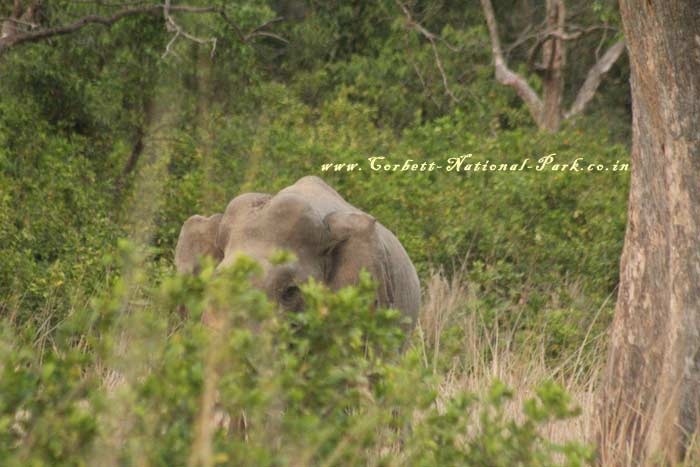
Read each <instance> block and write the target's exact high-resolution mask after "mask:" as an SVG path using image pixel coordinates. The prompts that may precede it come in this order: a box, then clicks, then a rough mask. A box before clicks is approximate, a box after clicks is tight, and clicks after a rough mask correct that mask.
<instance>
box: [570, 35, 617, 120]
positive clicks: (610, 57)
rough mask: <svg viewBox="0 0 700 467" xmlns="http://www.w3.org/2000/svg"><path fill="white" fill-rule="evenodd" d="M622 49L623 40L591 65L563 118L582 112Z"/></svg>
mask: <svg viewBox="0 0 700 467" xmlns="http://www.w3.org/2000/svg"><path fill="white" fill-rule="evenodd" d="M624 50H625V41H624V40H621V41H619V42H617V43H615V44H614V45H612V46H611V47H610V48H609V49H608V50H607V52H605V54H603V56H602V57H601V58H600V60H598V62H597V63H596V64H595V65H593V67H592V68H591V69H590V70H588V76H586V81H584V83H583V85H581V88H580V89H579V91H578V94H577V95H576V100H575V101H574V103H573V105H572V106H571V109H570V110H569V111H568V112H566V113H565V114H564V118H565V119H568V118H571V117H575V116H576V115H578V114H580V113H581V112H583V110H584V109H585V108H586V106H587V105H588V103H589V102H590V101H591V99H593V96H594V95H595V92H596V90H597V89H598V86H599V85H600V82H601V81H602V80H603V77H604V76H605V74H606V73H607V72H608V71H610V68H612V66H613V65H614V64H615V62H616V61H617V59H618V58H619V57H620V55H622V52H623V51H624Z"/></svg>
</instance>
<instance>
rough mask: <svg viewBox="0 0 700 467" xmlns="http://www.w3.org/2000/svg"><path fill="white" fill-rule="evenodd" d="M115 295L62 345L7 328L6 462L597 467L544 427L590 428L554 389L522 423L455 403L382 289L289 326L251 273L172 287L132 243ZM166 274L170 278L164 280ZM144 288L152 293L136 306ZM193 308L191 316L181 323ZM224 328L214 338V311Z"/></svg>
mask: <svg viewBox="0 0 700 467" xmlns="http://www.w3.org/2000/svg"><path fill="white" fill-rule="evenodd" d="M119 257H120V258H121V259H120V260H119V263H120V264H121V267H120V268H119V271H118V272H116V271H115V273H114V275H113V276H112V278H111V279H110V280H109V283H110V285H109V287H108V291H106V292H104V293H102V294H100V295H99V296H97V297H95V298H94V299H93V300H92V301H91V303H90V305H89V306H87V307H85V308H76V309H75V310H74V311H73V312H72V313H71V314H70V315H69V316H68V317H67V318H66V319H65V320H64V321H62V322H61V323H60V324H59V329H58V332H57V333H56V337H54V338H53V339H52V340H51V344H50V345H48V346H46V347H43V348H42V347H40V346H37V343H36V342H35V340H34V332H36V331H35V330H33V329H30V328H26V332H25V333H24V334H23V335H12V330H11V329H10V328H8V327H7V324H4V326H3V347H2V349H1V351H2V353H1V354H0V357H1V358H2V360H1V362H2V366H0V371H1V372H2V378H0V426H1V427H2V430H0V431H1V432H2V433H3V435H2V438H0V453H1V454H2V457H3V459H4V460H5V461H4V462H5V463H6V464H7V465H42V464H46V465H72V464H82V463H84V462H88V461H89V462H91V463H95V462H118V463H122V464H124V463H125V464H131V463H133V462H136V461H138V462H146V463H148V464H155V465H184V464H186V463H187V462H188V460H189V462H191V463H203V464H208V465H211V464H216V465H309V464H324V465H347V464H367V463H369V464H374V465H388V464H391V463H393V462H397V461H398V462H401V463H407V464H409V465H503V466H506V465H514V463H519V464H520V465H555V464H558V463H561V464H562V465H581V464H582V463H585V462H588V461H590V460H591V451H590V450H589V449H588V448H586V447H585V446H583V445H581V444H575V443H565V444H556V443H552V442H550V441H548V440H547V439H546V438H543V436H542V435H541V434H540V432H539V430H540V428H541V427H542V426H544V425H547V424H549V423H551V422H553V421H556V420H562V419H565V418H568V417H572V416H574V415H576V414H577V411H576V409H575V408H574V407H573V406H572V403H571V401H570V400H569V398H568V396H566V395H565V394H564V393H563V392H562V390H561V388H560V387H558V386H557V385H554V384H552V383H545V384H543V385H542V386H541V387H540V389H538V392H537V394H536V396H535V397H534V398H533V399H531V400H528V401H527V402H526V403H525V405H524V406H523V408H522V416H521V417H519V418H518V419H517V420H515V419H511V418H510V416H509V415H508V414H506V413H505V412H504V407H503V404H504V401H506V400H508V399H509V398H510V397H511V393H510V391H509V390H508V389H507V388H506V387H505V386H504V385H503V384H502V383H499V382H494V384H493V386H492V387H491V389H490V390H489V391H488V392H486V393H485V394H483V395H476V394H470V393H462V392H459V393H456V394H454V395H453V396H451V397H450V398H449V399H441V400H438V394H439V393H438V391H437V386H436V384H437V383H438V379H436V378H435V377H433V376H431V374H430V372H429V370H428V369H427V368H425V367H424V366H423V365H422V364H421V359H420V357H419V355H418V353H417V348H416V351H413V350H411V351H408V352H406V353H405V354H404V355H403V356H399V355H398V354H397V349H398V348H399V347H400V346H401V342H402V340H403V336H402V335H401V332H400V331H399V328H398V323H399V316H398V313H397V312H396V311H393V310H373V305H372V303H373V301H374V300H373V295H374V286H373V284H372V282H371V281H370V280H369V278H368V277H367V276H363V279H362V281H361V283H360V285H359V287H357V288H348V289H343V290H341V291H340V292H339V293H337V294H331V293H330V292H329V291H328V290H327V289H325V288H324V287H323V286H321V285H319V284H313V283H311V284H308V285H307V286H305V288H304V296H305V299H306V301H307V309H306V311H304V312H303V313H299V314H294V315H284V314H280V312H279V311H278V310H277V309H276V308H275V307H272V306H271V305H270V304H268V302H267V301H266V299H265V297H264V295H263V294H262V292H260V291H257V290H255V289H252V288H251V287H250V284H249V282H248V278H249V277H250V276H251V274H255V273H256V270H257V266H256V265H255V264H254V263H252V262H249V261H247V260H245V258H242V259H241V260H239V261H238V263H236V264H235V265H234V266H233V267H232V268H231V269H229V270H227V271H225V272H224V273H223V274H220V275H216V276H214V275H213V274H212V272H213V267H212V266H210V267H208V268H205V270H204V271H203V273H202V274H201V275H200V276H198V277H191V276H175V277H170V278H167V279H165V280H164V281H163V282H162V284H161V285H159V286H157V285H155V284H153V283H152V281H151V280H149V279H148V276H153V275H154V272H153V271H149V272H148V273H146V271H144V270H142V269H141V267H140V266H139V264H140V260H139V258H140V257H139V255H138V253H137V252H136V250H134V248H133V247H132V246H130V245H129V244H126V243H124V244H122V246H121V248H120V256H119ZM155 275H157V274H155ZM134 290H139V292H138V293H134V292H133V291H134ZM179 305H186V306H187V309H188V310H189V311H190V315H189V316H188V317H186V318H184V319H182V320H173V316H177V313H176V310H177V309H178V306H179ZM204 311H206V312H209V313H216V315H217V316H218V317H219V318H220V319H219V323H220V325H219V327H218V328H217V329H210V328H206V327H204V326H203V325H202V324H201V323H200V320H199V316H200V315H201V313H202V312H204Z"/></svg>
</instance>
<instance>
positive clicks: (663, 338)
mask: <svg viewBox="0 0 700 467" xmlns="http://www.w3.org/2000/svg"><path fill="white" fill-rule="evenodd" d="M620 9H621V13H622V19H623V25H624V30H625V36H626V42H627V48H628V52H629V57H630V66H631V89H632V100H633V143H632V180H631V187H630V197H629V211H628V212H629V217H628V221H627V232H626V236H625V246H624V250H623V254H622V260H621V265H620V289H619V295H618V301H617V308H616V311H615V318H614V321H613V325H612V329H611V335H610V348H609V354H608V363H607V367H606V370H605V374H604V380H603V384H602V388H601V394H600V399H599V401H600V404H599V407H598V410H599V415H600V417H599V420H600V423H601V425H600V427H599V430H598V440H599V443H600V454H601V462H602V463H603V465H630V464H632V465H648V464H650V463H652V462H657V461H661V462H662V463H663V464H666V463H676V462H678V461H680V460H681V459H682V458H683V456H684V455H685V451H686V446H687V445H688V442H689V439H690V437H691V436H692V435H693V434H694V433H696V432H697V427H698V425H699V424H700V416H699V412H700V142H699V141H700V4H698V2H697V1H696V0H620Z"/></svg>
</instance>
